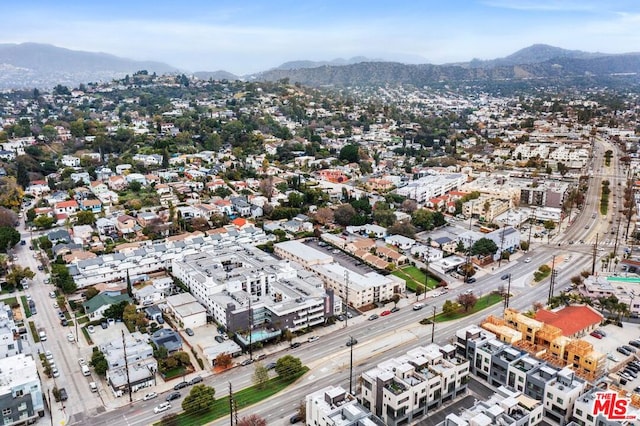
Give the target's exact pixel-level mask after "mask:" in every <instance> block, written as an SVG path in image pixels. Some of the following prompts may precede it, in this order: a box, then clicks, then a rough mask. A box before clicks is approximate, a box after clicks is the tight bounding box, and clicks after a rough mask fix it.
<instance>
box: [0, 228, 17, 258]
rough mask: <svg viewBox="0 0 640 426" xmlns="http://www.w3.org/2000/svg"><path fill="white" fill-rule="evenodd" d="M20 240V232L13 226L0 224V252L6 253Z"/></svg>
mask: <svg viewBox="0 0 640 426" xmlns="http://www.w3.org/2000/svg"><path fill="white" fill-rule="evenodd" d="M19 241H20V232H18V231H17V230H16V229H15V228H13V227H8V226H0V252H2V253H6V252H7V251H8V250H9V249H10V248H11V247H13V246H15V245H16V244H18V242H19Z"/></svg>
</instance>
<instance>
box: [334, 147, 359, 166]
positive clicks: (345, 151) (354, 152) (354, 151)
mask: <svg viewBox="0 0 640 426" xmlns="http://www.w3.org/2000/svg"><path fill="white" fill-rule="evenodd" d="M338 158H339V159H340V160H345V161H346V162H347V163H357V162H358V160H359V159H360V154H359V147H358V145H353V144H349V145H345V146H343V147H342V149H341V150H340V154H339V155H338Z"/></svg>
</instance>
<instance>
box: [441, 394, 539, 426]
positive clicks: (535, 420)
mask: <svg viewBox="0 0 640 426" xmlns="http://www.w3.org/2000/svg"><path fill="white" fill-rule="evenodd" d="M542 414H543V410H542V404H541V403H540V401H537V400H535V399H533V398H530V397H528V396H526V395H524V394H523V393H522V392H518V391H513V390H510V389H508V388H506V387H504V386H500V387H499V388H498V389H497V390H496V392H495V393H494V394H493V395H491V397H489V398H488V399H487V400H486V401H476V402H475V404H474V405H473V406H472V407H470V408H466V409H463V410H462V411H461V412H460V413H459V414H456V413H450V414H447V416H446V417H445V419H444V421H442V422H440V423H438V424H437V426H469V425H501V426H534V425H537V424H540V423H542V421H543V416H542Z"/></svg>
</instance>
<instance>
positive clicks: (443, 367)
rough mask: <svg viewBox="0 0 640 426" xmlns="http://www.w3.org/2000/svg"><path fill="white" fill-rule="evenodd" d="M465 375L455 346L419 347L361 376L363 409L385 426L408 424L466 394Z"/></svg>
mask: <svg viewBox="0 0 640 426" xmlns="http://www.w3.org/2000/svg"><path fill="white" fill-rule="evenodd" d="M468 374H469V361H468V360H466V359H464V358H461V357H459V356H458V355H456V348H455V347H454V346H452V345H446V346H443V347H440V346H438V345H436V344H433V343H432V344H430V345H428V346H420V347H417V348H415V349H412V350H410V351H409V352H407V354H406V355H403V356H400V357H398V358H394V359H391V360H389V361H385V362H382V363H380V364H378V366H376V367H375V368H373V369H370V370H368V371H366V372H364V373H363V374H362V405H363V406H364V407H365V408H367V409H369V410H370V411H371V412H372V413H374V414H375V415H376V416H377V417H379V418H380V419H381V420H382V421H383V422H384V423H385V424H386V425H390V426H395V425H399V424H408V423H409V424H410V423H412V422H414V421H415V420H417V419H419V418H421V417H423V416H425V415H428V414H429V412H431V411H432V410H436V409H438V408H439V407H440V406H441V405H442V404H443V403H446V402H448V401H452V400H453V399H454V398H456V397H458V396H460V395H462V394H464V393H466V390H467V380H468V377H467V376H468Z"/></svg>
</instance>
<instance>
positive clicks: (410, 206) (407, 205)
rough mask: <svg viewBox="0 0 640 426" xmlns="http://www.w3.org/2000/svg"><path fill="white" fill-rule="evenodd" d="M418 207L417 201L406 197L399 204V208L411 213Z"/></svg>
mask: <svg viewBox="0 0 640 426" xmlns="http://www.w3.org/2000/svg"><path fill="white" fill-rule="evenodd" d="M417 208H418V203H416V201H415V200H411V199H406V200H404V201H403V202H402V204H401V205H400V210H402V211H403V212H405V213H409V214H412V213H413V212H414V211H416V209H417Z"/></svg>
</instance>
